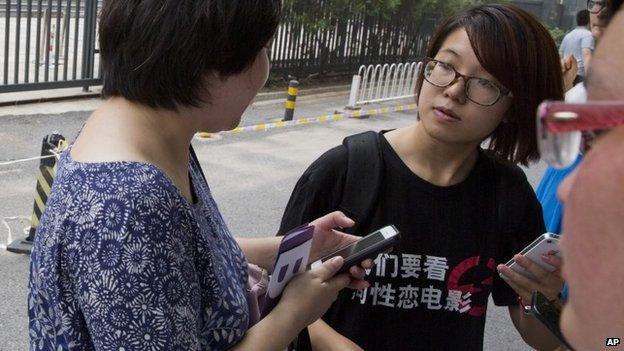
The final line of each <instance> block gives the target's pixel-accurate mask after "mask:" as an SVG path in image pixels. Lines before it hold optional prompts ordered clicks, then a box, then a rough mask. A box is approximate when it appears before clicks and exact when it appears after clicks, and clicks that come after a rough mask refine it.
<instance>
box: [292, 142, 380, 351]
mask: <svg viewBox="0 0 624 351" xmlns="http://www.w3.org/2000/svg"><path fill="white" fill-rule="evenodd" d="M342 144H343V145H344V146H345V147H346V148H347V174H346V176H345V183H344V187H343V189H342V196H341V200H340V204H339V205H338V209H340V210H341V211H342V212H344V213H345V214H346V215H347V216H349V217H350V218H351V219H353V220H354V221H355V225H354V226H353V227H351V228H348V229H346V230H345V231H346V232H349V233H352V234H354V233H357V232H358V229H359V228H360V227H361V226H362V223H363V222H364V221H366V220H367V219H368V216H369V215H370V213H371V211H372V209H373V205H374V204H375V201H377V195H378V193H379V187H380V185H381V179H382V174H383V173H382V172H383V158H382V155H381V144H380V136H379V133H377V132H373V131H368V132H364V133H360V134H355V135H351V136H349V137H346V138H345V139H344V140H343V141H342ZM295 345H296V347H295V350H296V351H311V350H312V346H311V343H310V335H309V333H308V329H307V328H306V329H303V330H302V331H301V332H300V333H299V336H298V337H297V340H296V341H295Z"/></svg>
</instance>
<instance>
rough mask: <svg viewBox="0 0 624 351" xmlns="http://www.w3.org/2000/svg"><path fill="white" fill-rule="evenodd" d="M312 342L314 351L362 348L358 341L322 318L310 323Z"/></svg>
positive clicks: (355, 350)
mask: <svg viewBox="0 0 624 351" xmlns="http://www.w3.org/2000/svg"><path fill="white" fill-rule="evenodd" d="M308 331H309V332H310V342H311V344H312V349H313V350H314V351H333V350H336V351H338V350H344V351H360V350H362V348H361V347H359V346H358V345H357V344H356V343H354V342H353V341H351V340H349V339H348V338H346V337H344V336H342V335H341V334H340V333H338V332H337V331H336V330H334V329H333V328H332V327H330V326H329V325H328V324H327V323H325V321H323V320H322V319H320V318H319V319H318V320H317V321H316V322H314V323H312V324H310V326H309V327H308Z"/></svg>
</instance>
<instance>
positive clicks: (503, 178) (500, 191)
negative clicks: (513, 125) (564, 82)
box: [480, 154, 526, 265]
mask: <svg viewBox="0 0 624 351" xmlns="http://www.w3.org/2000/svg"><path fill="white" fill-rule="evenodd" d="M486 157H487V159H488V163H489V165H488V166H489V167H490V170H491V172H492V174H493V177H494V182H493V183H494V184H493V186H489V187H488V186H487V185H486V186H485V188H486V189H484V191H485V195H486V198H485V201H486V203H487V204H488V206H484V207H489V209H490V211H491V212H490V213H486V211H484V213H483V216H487V217H483V218H492V217H489V216H494V217H493V218H494V220H492V221H484V226H483V229H482V231H483V232H484V233H487V234H486V235H484V242H483V244H482V246H481V253H480V264H482V265H487V261H488V260H489V258H492V257H496V255H497V254H498V250H499V248H500V242H501V240H515V237H512V236H509V235H507V234H515V233H518V232H520V230H521V225H522V218H523V214H522V213H519V211H522V207H520V208H519V207H518V205H519V204H525V203H526V197H525V195H526V193H525V192H519V191H515V187H516V186H517V177H516V176H522V175H520V174H516V172H522V171H521V170H520V169H516V167H515V166H511V165H509V166H508V165H504V164H503V165H498V166H497V165H496V162H497V160H496V156H495V155H492V154H486ZM503 162H504V161H503ZM510 194H513V197H511V196H510Z"/></svg>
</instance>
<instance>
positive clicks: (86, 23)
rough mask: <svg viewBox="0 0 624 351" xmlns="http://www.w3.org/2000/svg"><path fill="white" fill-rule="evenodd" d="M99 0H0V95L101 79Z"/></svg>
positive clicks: (97, 82) (94, 81)
mask: <svg viewBox="0 0 624 351" xmlns="http://www.w3.org/2000/svg"><path fill="white" fill-rule="evenodd" d="M99 3H100V1H98V0H6V1H2V2H0V9H2V12H1V13H0V15H2V17H3V19H4V20H0V33H2V34H4V35H1V36H0V40H2V41H0V43H1V44H0V48H2V50H3V52H2V55H0V67H1V71H0V72H1V73H0V82H1V84H0V93H3V92H14V91H25V90H40V89H51V88H68V87H80V86H84V87H87V86H90V85H98V84H100V83H101V80H100V79H99V77H100V72H99V69H98V66H99V65H98V62H99V60H98V57H97V56H98V55H97V52H98V50H97V48H96V22H97V19H96V18H97V11H98V5H99Z"/></svg>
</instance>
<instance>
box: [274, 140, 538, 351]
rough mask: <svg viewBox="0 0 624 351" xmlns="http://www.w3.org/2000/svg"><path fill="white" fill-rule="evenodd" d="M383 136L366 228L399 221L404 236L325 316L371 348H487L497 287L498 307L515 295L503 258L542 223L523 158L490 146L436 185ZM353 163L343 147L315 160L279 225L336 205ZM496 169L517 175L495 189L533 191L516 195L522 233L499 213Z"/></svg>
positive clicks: (362, 231) (509, 193)
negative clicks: (364, 284)
mask: <svg viewBox="0 0 624 351" xmlns="http://www.w3.org/2000/svg"><path fill="white" fill-rule="evenodd" d="M380 139H381V149H382V156H383V162H384V170H383V177H382V179H383V181H382V184H381V186H380V190H379V195H378V199H377V202H376V204H375V205H374V208H373V211H372V215H371V216H370V218H369V219H368V220H366V221H365V223H362V225H361V227H360V234H366V233H369V232H371V231H373V230H375V229H378V228H380V227H382V226H384V225H387V224H394V225H395V226H396V227H397V228H398V229H399V231H400V232H401V234H402V241H401V243H400V244H399V245H398V246H397V247H395V248H394V250H393V251H392V252H391V253H390V254H382V255H379V256H378V257H377V259H376V260H375V262H376V265H375V267H373V268H372V270H371V271H370V272H369V274H368V275H367V280H368V281H369V282H370V283H371V286H370V287H369V288H368V289H366V290H364V291H361V292H357V291H352V290H344V291H342V292H341V293H340V295H339V297H338V299H337V300H336V302H335V303H334V304H333V306H332V307H331V308H330V310H329V311H328V312H327V313H326V314H325V316H324V317H323V319H324V320H325V321H326V322H327V323H328V324H329V325H330V326H332V327H333V328H334V329H336V330H337V331H338V332H339V333H341V334H342V335H344V336H346V337H348V338H349V339H351V340H353V341H354V342H355V343H357V344H358V345H359V346H360V347H362V348H364V349H365V350H432V349H434V350H480V349H482V348H483V330H484V325H485V312H486V307H487V300H488V297H489V295H490V293H492V295H493V298H494V302H495V303H496V304H497V305H499V306H509V305H515V304H516V303H517V302H516V296H517V295H516V294H515V292H514V291H513V290H512V289H511V288H510V287H509V286H508V285H507V284H506V283H505V282H504V281H503V280H502V279H501V278H500V277H499V276H498V274H497V273H496V265H497V264H499V263H504V262H506V261H507V260H508V259H509V258H511V257H512V256H513V254H514V253H517V252H519V251H520V250H521V249H522V248H523V247H524V246H525V245H527V244H528V243H530V242H531V241H532V240H533V239H534V238H536V237H537V236H538V235H539V234H541V233H543V232H544V224H543V220H542V216H541V208H540V206H539V203H538V201H537V199H536V198H535V195H534V194H533V191H532V189H531V187H530V185H529V184H528V182H527V180H526V177H525V176H524V173H522V171H521V170H520V169H519V168H518V167H516V166H512V165H510V164H508V163H506V162H503V161H500V160H497V159H495V158H492V156H490V155H487V154H486V153H485V152H483V151H481V152H480V153H479V158H478V161H477V163H476V165H475V167H474V168H473V169H472V171H471V172H470V174H469V176H468V177H467V178H466V179H465V180H464V181H463V182H461V183H459V184H457V185H453V186H449V187H439V186H435V185H432V184H430V183H428V182H426V181H425V180H423V179H421V178H419V177H418V176H417V175H415V174H414V173H413V172H412V171H411V170H410V169H409V168H408V167H407V166H406V165H405V164H404V163H403V161H402V160H401V159H400V157H399V156H398V155H397V154H396V152H395V151H394V150H393V149H392V147H391V146H390V144H389V143H388V142H387V140H386V139H385V138H384V137H381V138H380ZM346 167H347V151H346V148H345V147H344V146H339V147H337V148H334V149H332V150H330V151H328V152H327V153H325V154H324V155H322V156H321V157H320V158H319V159H318V160H317V161H315V162H314V164H313V165H312V166H310V168H308V170H307V171H306V172H305V173H304V175H303V176H302V177H301V179H300V181H299V182H298V184H297V186H296V188H295V190H294V191H293V195H292V197H291V199H290V201H289V204H288V207H287V209H286V212H285V214H284V218H283V219H282V225H281V228H280V233H283V232H286V231H287V230H289V229H291V228H293V227H295V226H297V225H299V224H300V223H304V222H308V221H310V220H313V219H315V218H317V217H319V216H322V215H324V214H326V213H328V212H331V211H333V210H336V209H337V206H338V204H339V203H340V194H341V189H342V187H343V185H344V182H345V173H346ZM495 172H496V173H497V174H498V176H505V177H513V178H514V179H511V181H509V182H508V183H509V184H511V185H512V186H510V187H509V189H505V190H506V192H507V193H506V194H504V196H498V197H504V198H505V199H510V200H507V201H511V200H513V199H516V198H518V199H526V201H524V202H525V203H518V204H514V205H517V209H518V210H517V211H514V213H516V214H517V215H518V216H521V217H520V218H522V220H521V221H520V223H522V226H521V229H520V230H516V232H515V233H511V232H509V231H506V230H500V229H499V226H498V225H497V223H499V222H500V223H505V220H504V219H503V220H502V221H497V219H496V218H495V216H496V215H497V213H498V212H497V211H496V209H495V207H496V206H497V204H496V200H493V199H492V196H493V195H492V194H493V191H492V189H493V186H494V182H495V177H494V174H495ZM516 178H517V179H516ZM520 195H521V196H520ZM503 227H504V226H503ZM518 229H519V228H518ZM499 231H500V233H499ZM488 233H490V234H489V235H488ZM491 233H494V235H493V236H492V235H491ZM493 237H494V238H495V239H496V240H493ZM485 247H488V248H491V250H486V249H485Z"/></svg>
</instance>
